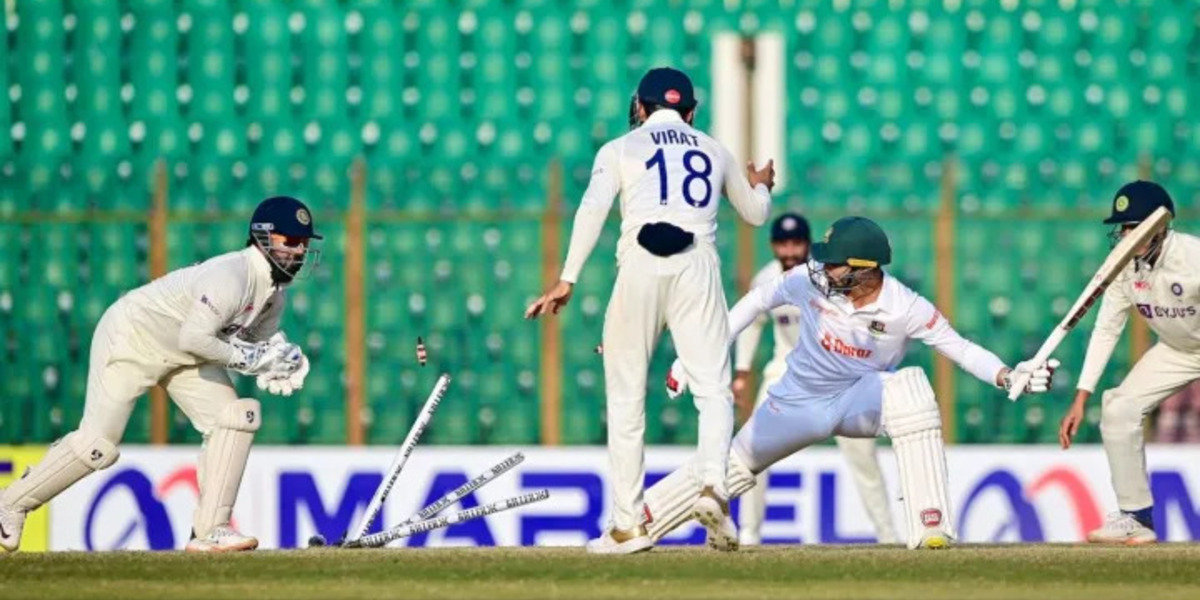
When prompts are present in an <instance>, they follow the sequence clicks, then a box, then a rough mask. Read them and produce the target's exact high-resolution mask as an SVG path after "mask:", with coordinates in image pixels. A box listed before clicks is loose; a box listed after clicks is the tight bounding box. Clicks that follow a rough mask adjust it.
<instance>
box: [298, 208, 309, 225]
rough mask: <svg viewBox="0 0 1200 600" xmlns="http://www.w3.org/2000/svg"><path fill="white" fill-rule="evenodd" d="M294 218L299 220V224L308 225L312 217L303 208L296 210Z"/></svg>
mask: <svg viewBox="0 0 1200 600" xmlns="http://www.w3.org/2000/svg"><path fill="white" fill-rule="evenodd" d="M296 220H297V221H300V224H301V225H308V224H309V223H312V217H309V216H308V211H307V210H304V209H303V208H301V209H298V210H297V211H296Z"/></svg>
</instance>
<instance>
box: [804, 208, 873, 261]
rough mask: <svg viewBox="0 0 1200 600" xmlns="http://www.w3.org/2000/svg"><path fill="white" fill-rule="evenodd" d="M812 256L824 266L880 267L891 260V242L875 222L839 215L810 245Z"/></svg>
mask: <svg viewBox="0 0 1200 600" xmlns="http://www.w3.org/2000/svg"><path fill="white" fill-rule="evenodd" d="M812 257H813V258H814V259H816V260H817V261H819V262H822V263H825V264H827V265H849V266H851V267H867V268H874V267H882V266H883V265H886V264H889V263H891V262H892V245H891V243H890V242H888V237H887V234H886V233H884V232H883V228H881V227H880V226H879V225H878V224H877V223H875V221H872V220H870V219H868V218H866V217H843V218H841V219H838V220H837V221H836V222H835V223H834V224H833V226H832V227H830V228H829V230H828V231H826V232H825V239H824V241H820V242H817V243H815V244H813V246H812Z"/></svg>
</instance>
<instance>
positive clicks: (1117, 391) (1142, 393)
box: [1100, 342, 1200, 511]
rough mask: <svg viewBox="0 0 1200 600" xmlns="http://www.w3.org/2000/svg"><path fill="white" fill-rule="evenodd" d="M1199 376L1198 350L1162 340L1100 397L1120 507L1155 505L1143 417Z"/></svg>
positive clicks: (1103, 429) (1106, 447) (1131, 508)
mask: <svg viewBox="0 0 1200 600" xmlns="http://www.w3.org/2000/svg"><path fill="white" fill-rule="evenodd" d="M1197 379H1200V354H1196V353H1188V352H1182V351H1180V350H1176V349H1174V348H1171V347H1170V346H1167V345H1166V344H1163V343H1161V342H1160V343H1158V344H1155V345H1154V347H1152V348H1150V350H1148V351H1147V352H1146V354H1145V355H1143V356H1142V358H1141V360H1139V361H1138V362H1137V364H1136V365H1134V366H1133V369H1132V370H1130V371H1129V375H1128V376H1126V377H1125V381H1122V382H1121V385H1119V386H1117V387H1116V388H1114V389H1111V390H1107V391H1105V392H1104V394H1103V395H1102V396H1101V398H1102V403H1103V405H1102V407H1101V412H1100V435H1101V437H1102V438H1103V439H1104V452H1105V454H1107V455H1108V468H1109V471H1111V473H1112V484H1113V490H1114V491H1115V492H1116V495H1117V507H1118V508H1120V509H1121V510H1124V511H1135V510H1141V509H1143V508H1146V507H1149V506H1151V505H1153V504H1154V498H1153V497H1152V496H1151V495H1150V478H1149V475H1148V474H1147V472H1146V436H1145V432H1144V430H1143V429H1142V420H1143V419H1144V418H1145V417H1146V415H1147V414H1149V413H1150V412H1151V411H1153V410H1154V409H1155V408H1157V407H1158V405H1159V404H1162V402H1163V400H1166V399H1167V397H1168V396H1170V395H1171V394H1174V393H1175V392H1177V391H1179V390H1181V389H1183V388H1184V387H1186V386H1187V385H1188V384H1190V383H1191V382H1193V381H1195V380H1197Z"/></svg>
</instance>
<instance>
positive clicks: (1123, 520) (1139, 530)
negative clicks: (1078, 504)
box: [1088, 511, 1158, 546]
mask: <svg viewBox="0 0 1200 600" xmlns="http://www.w3.org/2000/svg"><path fill="white" fill-rule="evenodd" d="M1088 541H1089V542H1091V543H1093V544H1123V545H1126V546H1137V545H1140V544H1153V543H1155V542H1157V541H1158V536H1156V535H1154V530H1153V529H1150V528H1149V527H1146V526H1145V525H1142V524H1141V523H1140V522H1138V520H1137V519H1135V518H1133V515H1131V514H1129V513H1124V512H1120V511H1118V512H1115V513H1109V515H1108V519H1107V520H1105V521H1104V525H1102V526H1101V527H1100V528H1099V529H1096V530H1093V531H1092V532H1091V533H1089V534H1088Z"/></svg>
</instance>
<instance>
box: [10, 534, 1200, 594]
mask: <svg viewBox="0 0 1200 600" xmlns="http://www.w3.org/2000/svg"><path fill="white" fill-rule="evenodd" d="M784 597H797V598H799V597H803V598H922V599H935V598H1045V599H1056V600H1057V599H1071V598H1080V599H1086V600H1101V599H1105V598H1122V599H1127V598H1141V599H1144V600H1151V599H1153V600H1161V599H1167V598H1197V597H1200V546H1190V545H1186V546H1185V545H1169V544H1167V545H1160V546H1153V547H1145V548H1099V547H1084V546H1057V545H1036V546H1033V545H1024V546H970V547H958V548H954V549H951V550H947V551H943V552H910V551H908V550H904V549H901V548H898V547H885V548H880V547H866V546H861V547H784V548H775V547H772V548H753V549H745V550H743V551H741V552H738V553H736V554H718V553H715V552H710V551H706V550H700V549H658V550H655V551H653V552H652V553H649V554H643V555H638V556H622V557H594V556H588V555H586V554H584V553H583V551H582V550H580V549H478V550H476V549H472V550H455V549H443V550H377V551H370V550H359V551H350V550H328V549H325V550H304V551H289V552H257V553H248V554H240V555H224V556H194V555H186V554H183V553H155V554H152V553H107V554H84V553H58V554H14V555H8V556H0V598H5V599H8V598H13V599H16V598H22V599H23V598H105V599H113V598H169V599H180V598H203V599H205V600H215V599H219V598H236V599H238V600H250V599H254V598H286V599H288V600H301V599H305V598H323V599H324V598H362V599H368V598H438V599H446V598H497V599H499V598H520V599H528V598H569V599H571V600H584V599H587V598H623V599H630V598H634V599H639V600H640V599H646V600H651V599H655V600H657V599H660V598H688V599H696V598H770V599H773V600H774V599H778V598H784Z"/></svg>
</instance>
